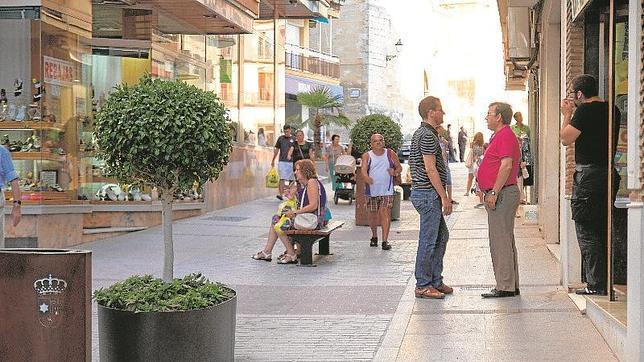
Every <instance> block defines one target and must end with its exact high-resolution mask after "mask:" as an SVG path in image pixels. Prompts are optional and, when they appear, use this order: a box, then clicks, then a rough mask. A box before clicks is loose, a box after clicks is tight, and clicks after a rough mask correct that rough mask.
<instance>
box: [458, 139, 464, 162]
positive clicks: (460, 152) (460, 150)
mask: <svg viewBox="0 0 644 362" xmlns="http://www.w3.org/2000/svg"><path fill="white" fill-rule="evenodd" d="M458 158H459V159H460V160H461V162H465V143H459V144H458Z"/></svg>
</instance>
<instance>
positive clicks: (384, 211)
mask: <svg viewBox="0 0 644 362" xmlns="http://www.w3.org/2000/svg"><path fill="white" fill-rule="evenodd" d="M378 216H379V218H380V225H382V241H389V229H390V227H391V209H390V208H388V207H386V206H383V207H381V208H380V210H378Z"/></svg>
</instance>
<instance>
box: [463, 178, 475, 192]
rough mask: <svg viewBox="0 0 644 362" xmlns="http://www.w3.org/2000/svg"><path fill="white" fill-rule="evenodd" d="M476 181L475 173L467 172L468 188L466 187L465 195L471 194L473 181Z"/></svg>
mask: <svg viewBox="0 0 644 362" xmlns="http://www.w3.org/2000/svg"><path fill="white" fill-rule="evenodd" d="M473 181H474V174H472V173H468V174H467V188H466V189H465V194H464V195H463V196H468V195H469V194H470V190H471V189H472V182H473Z"/></svg>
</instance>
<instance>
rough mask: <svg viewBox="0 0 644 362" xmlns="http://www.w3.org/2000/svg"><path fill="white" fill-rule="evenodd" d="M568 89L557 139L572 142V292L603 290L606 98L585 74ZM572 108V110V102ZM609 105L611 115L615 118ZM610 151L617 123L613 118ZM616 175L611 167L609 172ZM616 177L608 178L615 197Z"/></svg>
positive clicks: (562, 142) (589, 76)
mask: <svg viewBox="0 0 644 362" xmlns="http://www.w3.org/2000/svg"><path fill="white" fill-rule="evenodd" d="M572 89H573V91H572V92H571V93H569V94H568V97H567V98H566V99H564V100H562V101H561V113H562V114H563V123H562V125H561V131H560V138H561V144H562V145H564V146H568V145H570V144H572V143H574V144H575V173H574V176H573V185H572V199H571V200H570V207H571V211H572V219H573V220H574V221H575V230H576V232H577V241H578V242H579V248H580V249H581V257H582V267H583V277H584V281H585V282H586V283H587V286H586V287H585V288H582V289H577V290H576V293H577V294H587V295H606V292H607V291H606V282H607V275H606V274H607V272H606V269H607V265H606V263H607V238H608V210H609V207H611V205H608V204H607V202H606V200H607V198H608V189H607V185H608V175H609V174H610V173H609V170H608V156H607V152H606V151H607V150H608V133H609V129H608V118H609V114H608V112H609V109H608V103H607V102H605V101H603V100H602V99H601V98H599V96H598V89H597V80H596V79H595V78H594V77H593V76H591V75H587V74H583V75H580V76H578V77H576V78H575V79H573V82H572ZM575 106H576V107H577V109H576V110H574V107H575ZM619 118H620V114H619V110H617V109H615V120H619ZM613 124H614V125H616V126H617V128H615V127H613V150H612V155H613V157H614V155H615V147H616V145H617V136H618V130H619V122H613ZM612 174H613V175H615V176H616V177H619V176H617V172H612ZM618 184H619V180H613V189H614V191H613V193H612V200H613V201H614V200H615V193H616V188H615V186H616V185H618Z"/></svg>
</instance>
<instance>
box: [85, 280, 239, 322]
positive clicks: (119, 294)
mask: <svg viewBox="0 0 644 362" xmlns="http://www.w3.org/2000/svg"><path fill="white" fill-rule="evenodd" d="M234 296H235V292H234V291H233V290H232V289H229V288H227V287H226V286H224V285H222V284H219V283H214V282H211V281H209V280H208V279H206V277H204V276H203V275H201V274H198V273H196V274H188V275H186V276H184V277H183V278H177V279H174V280H172V282H170V283H165V282H164V281H163V280H161V279H156V278H154V277H152V276H151V275H144V276H139V275H134V276H131V277H129V278H127V279H126V280H124V281H122V282H118V283H115V284H113V285H112V286H110V287H109V288H101V289H98V290H96V291H95V292H94V299H95V300H96V302H97V303H98V304H100V305H102V306H104V307H108V308H113V309H119V310H125V311H130V312H136V313H138V312H171V311H187V310H194V309H202V308H208V307H210V306H213V305H216V304H220V303H223V302H225V301H227V300H229V299H230V298H232V297H234Z"/></svg>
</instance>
